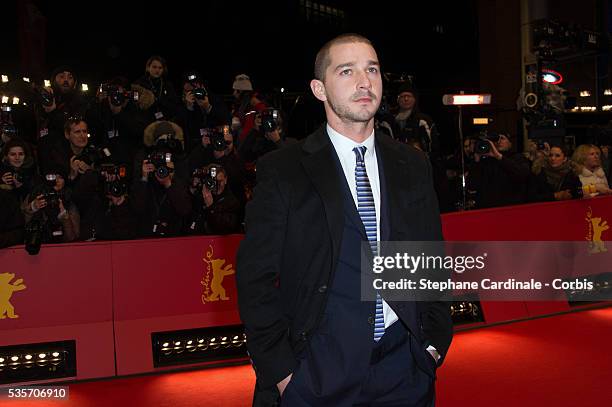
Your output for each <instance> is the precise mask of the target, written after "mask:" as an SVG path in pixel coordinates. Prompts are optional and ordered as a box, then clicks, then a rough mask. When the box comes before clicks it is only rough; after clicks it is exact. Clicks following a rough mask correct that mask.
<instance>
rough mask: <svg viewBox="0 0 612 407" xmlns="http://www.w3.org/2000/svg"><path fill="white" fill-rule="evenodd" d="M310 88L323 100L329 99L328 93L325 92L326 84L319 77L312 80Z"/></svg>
mask: <svg viewBox="0 0 612 407" xmlns="http://www.w3.org/2000/svg"><path fill="white" fill-rule="evenodd" d="M310 90H312V94H313V95H314V96H315V97H316V98H317V99H319V100H320V101H321V102H326V101H327V94H326V93H325V85H324V84H323V82H321V81H320V80H318V79H313V80H311V81H310Z"/></svg>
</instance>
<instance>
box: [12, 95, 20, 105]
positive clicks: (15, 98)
mask: <svg viewBox="0 0 612 407" xmlns="http://www.w3.org/2000/svg"><path fill="white" fill-rule="evenodd" d="M13 104H14V105H18V104H19V98H18V97H17V96H15V97H14V98H13Z"/></svg>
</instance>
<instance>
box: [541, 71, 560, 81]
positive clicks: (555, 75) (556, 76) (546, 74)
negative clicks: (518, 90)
mask: <svg viewBox="0 0 612 407" xmlns="http://www.w3.org/2000/svg"><path fill="white" fill-rule="evenodd" d="M542 81H543V82H546V83H549V84H551V85H558V84H560V83H561V82H563V75H561V74H560V73H559V72H557V71H553V70H552V69H542Z"/></svg>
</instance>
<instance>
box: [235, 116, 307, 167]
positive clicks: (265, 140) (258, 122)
mask: <svg viewBox="0 0 612 407" xmlns="http://www.w3.org/2000/svg"><path fill="white" fill-rule="evenodd" d="M293 143H295V140H294V139H290V138H285V137H284V127H283V118H282V114H281V112H280V110H278V109H272V108H270V109H266V110H264V111H263V112H259V113H257V115H256V116H255V124H254V126H253V129H251V131H250V132H249V134H248V135H247V137H246V139H245V140H244V141H243V142H242V144H240V148H239V149H238V153H239V154H240V158H242V159H243V160H244V161H246V162H256V161H257V159H258V158H259V157H261V156H263V155H265V154H267V153H269V152H270V151H274V150H278V149H280V148H283V147H286V146H287V145H290V144H293Z"/></svg>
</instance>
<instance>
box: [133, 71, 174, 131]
mask: <svg viewBox="0 0 612 407" xmlns="http://www.w3.org/2000/svg"><path fill="white" fill-rule="evenodd" d="M134 84H135V85H139V86H142V87H143V88H145V89H148V90H150V91H151V92H152V93H153V95H154V96H155V102H154V103H153V104H152V105H151V106H150V107H149V108H148V109H147V110H145V112H144V113H145V114H146V123H147V124H149V123H152V122H154V121H156V120H173V119H174V117H175V116H176V112H177V109H178V105H179V99H178V97H177V94H176V90H175V89H174V86H173V85H172V83H171V82H170V81H168V79H167V78H166V77H164V76H162V77H160V78H153V77H151V76H150V75H148V74H145V75H143V76H141V77H140V78H138V79H137V80H136V81H135V82H134Z"/></svg>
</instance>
